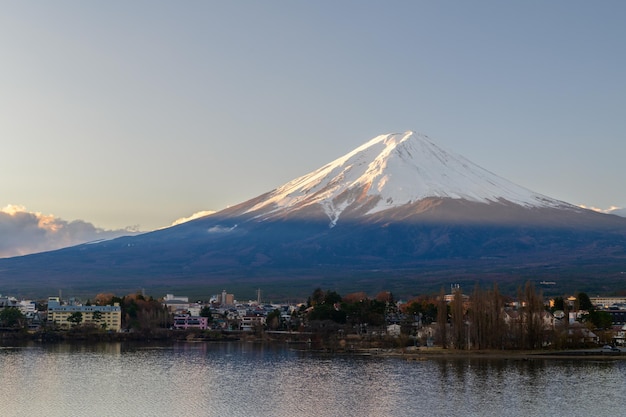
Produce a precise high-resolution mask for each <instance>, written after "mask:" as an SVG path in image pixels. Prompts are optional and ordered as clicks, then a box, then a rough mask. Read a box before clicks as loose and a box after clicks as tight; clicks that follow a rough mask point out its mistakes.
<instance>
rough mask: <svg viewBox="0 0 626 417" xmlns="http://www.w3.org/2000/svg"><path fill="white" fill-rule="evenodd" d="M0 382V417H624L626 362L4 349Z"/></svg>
mask: <svg viewBox="0 0 626 417" xmlns="http://www.w3.org/2000/svg"><path fill="white" fill-rule="evenodd" d="M0 372H1V373H2V381H1V382H0V416H28V417H32V416H48V417H52V416H63V417H71V416H132V417H138V416H151V417H153V416H168V417H175V416H290V417H291V416H316V417H318V416H376V417H378V416H403V417H406V416H455V415H456V416H498V417H502V416H569V417H571V416H621V415H626V362H625V361H577V360H569V359H564V360H562V359H559V360H527V361H524V360H514V359H509V360H495V359H491V360H487V359H428V360H422V361H407V360H404V359H399V358H384V357H378V356H368V357H355V356H325V355H320V354H314V353H307V352H298V351H294V350H290V349H288V348H285V347H280V346H262V345H257V344H252V343H188V344H177V345H174V346H168V347H155V346H145V347H141V346H137V345H122V344H119V343H111V344H98V345H68V344H59V345H47V346H38V345H32V346H28V347H20V348H0Z"/></svg>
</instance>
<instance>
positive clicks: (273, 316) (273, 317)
mask: <svg viewBox="0 0 626 417" xmlns="http://www.w3.org/2000/svg"><path fill="white" fill-rule="evenodd" d="M265 323H267V327H268V329H270V330H276V329H278V328H279V327H280V324H281V323H280V310H279V309H275V310H274V311H272V312H270V313H268V314H267V317H266V318H265Z"/></svg>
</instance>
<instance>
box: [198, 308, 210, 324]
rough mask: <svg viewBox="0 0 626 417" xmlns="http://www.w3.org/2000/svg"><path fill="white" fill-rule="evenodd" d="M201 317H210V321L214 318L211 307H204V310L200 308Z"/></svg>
mask: <svg viewBox="0 0 626 417" xmlns="http://www.w3.org/2000/svg"><path fill="white" fill-rule="evenodd" d="M200 317H206V318H208V319H209V322H210V321H211V320H212V319H213V315H212V314H211V307H209V306H205V307H202V310H200Z"/></svg>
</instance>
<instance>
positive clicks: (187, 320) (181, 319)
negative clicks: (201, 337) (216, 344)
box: [174, 315, 209, 330]
mask: <svg viewBox="0 0 626 417" xmlns="http://www.w3.org/2000/svg"><path fill="white" fill-rule="evenodd" d="M174 328H175V329H200V330H206V329H208V328H209V318H208V317H200V316H189V315H180V316H176V317H174Z"/></svg>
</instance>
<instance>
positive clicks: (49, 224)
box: [0, 205, 138, 258]
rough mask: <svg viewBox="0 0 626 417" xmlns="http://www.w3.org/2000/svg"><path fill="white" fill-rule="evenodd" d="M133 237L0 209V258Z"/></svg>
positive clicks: (18, 209) (125, 231)
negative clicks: (96, 241)
mask: <svg viewBox="0 0 626 417" xmlns="http://www.w3.org/2000/svg"><path fill="white" fill-rule="evenodd" d="M136 233H138V232H137V230H135V229H134V228H126V229H120V230H104V229H100V228H98V227H96V226H94V225H93V224H91V223H88V222H86V221H83V220H74V221H69V222H68V221H66V220H63V219H60V218H58V217H55V216H54V215H52V214H42V213H39V212H31V211H28V210H26V208H25V207H24V206H18V205H8V206H6V207H4V208H1V209H0V258H6V257H11V256H19V255H27V254H30V253H35V252H44V251H49V250H54V249H60V248H64V247H68V246H74V245H78V244H81V243H85V242H92V241H95V240H105V239H113V238H115V237H119V236H125V235H132V234H136Z"/></svg>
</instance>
